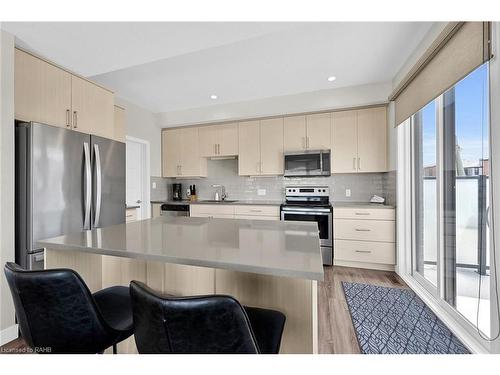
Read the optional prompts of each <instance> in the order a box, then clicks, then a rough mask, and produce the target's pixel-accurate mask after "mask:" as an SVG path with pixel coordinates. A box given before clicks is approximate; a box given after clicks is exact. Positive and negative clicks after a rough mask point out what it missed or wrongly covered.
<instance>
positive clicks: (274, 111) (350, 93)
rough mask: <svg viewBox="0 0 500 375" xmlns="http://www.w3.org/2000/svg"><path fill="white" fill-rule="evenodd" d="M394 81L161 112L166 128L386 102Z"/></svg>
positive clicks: (160, 123) (160, 116) (158, 116)
mask: <svg viewBox="0 0 500 375" xmlns="http://www.w3.org/2000/svg"><path fill="white" fill-rule="evenodd" d="M391 89H392V84H391V82H383V83H377V84H369V85H362V86H353V87H345V88H338V89H329V90H321V91H313V92H306V93H301V94H296V95H286V96H277V97H272V98H264V99H258V100H252V101H246V102H238V103H229V104H220V105H212V106H209V107H202V108H192V109H187V110H182V111H172V112H163V113H158V114H157V118H158V125H159V126H160V127H162V128H167V127H172V126H180V125H190V124H203V123H209V122H215V121H230V120H241V119H248V118H253V117H265V116H279V115H284V114H292V113H301V112H313V111H321V110H330V109H340V108H349V107H356V106H364V105H371V104H380V103H386V102H387V98H388V96H389V93H390V91H391Z"/></svg>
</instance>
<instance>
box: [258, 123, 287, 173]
mask: <svg viewBox="0 0 500 375" xmlns="http://www.w3.org/2000/svg"><path fill="white" fill-rule="evenodd" d="M260 161H261V170H260V174H262V175H279V174H283V118H275V119H269V120H262V121H261V122H260Z"/></svg>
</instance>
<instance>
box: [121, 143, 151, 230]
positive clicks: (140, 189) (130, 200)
mask: <svg viewBox="0 0 500 375" xmlns="http://www.w3.org/2000/svg"><path fill="white" fill-rule="evenodd" d="M126 165H127V178H126V181H127V182H126V184H127V195H126V200H127V206H139V209H138V210H137V214H138V215H137V216H138V217H137V218H138V219H139V220H140V219H145V218H147V217H148V212H147V210H148V206H149V205H148V204H147V202H148V201H149V194H148V191H147V189H148V187H149V172H148V171H147V169H148V168H147V166H148V152H147V143H146V142H145V141H141V140H133V139H131V138H130V137H127V157H126Z"/></svg>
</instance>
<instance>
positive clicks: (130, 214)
mask: <svg viewBox="0 0 500 375" xmlns="http://www.w3.org/2000/svg"><path fill="white" fill-rule="evenodd" d="M136 220H137V208H128V209H127V210H126V211H125V222H126V223H130V222H131V221H136Z"/></svg>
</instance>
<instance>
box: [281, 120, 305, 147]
mask: <svg viewBox="0 0 500 375" xmlns="http://www.w3.org/2000/svg"><path fill="white" fill-rule="evenodd" d="M283 123H284V133H283V134H284V137H283V139H284V150H285V151H301V150H306V149H307V146H306V132H307V131H306V116H290V117H285V118H284V119H283Z"/></svg>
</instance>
